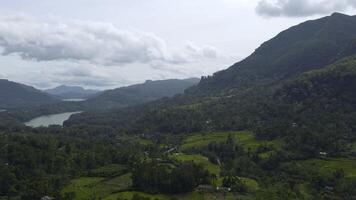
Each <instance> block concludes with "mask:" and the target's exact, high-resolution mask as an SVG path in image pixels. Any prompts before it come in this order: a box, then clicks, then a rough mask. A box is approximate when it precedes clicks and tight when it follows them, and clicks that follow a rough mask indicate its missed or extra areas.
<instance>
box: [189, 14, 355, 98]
mask: <svg viewBox="0 0 356 200" xmlns="http://www.w3.org/2000/svg"><path fill="white" fill-rule="evenodd" d="M355 52H356V16H348V15H344V14H340V13H334V14H333V15H331V16H328V17H324V18H321V19H317V20H312V21H307V22H304V23H302V24H299V25H297V26H294V27H291V28H289V29H287V30H285V31H283V32H281V33H280V34H278V35H277V36H276V37H274V38H273V39H271V40H269V41H267V42H265V43H263V44H262V45H261V46H260V47H259V48H257V49H256V51H255V52H254V53H253V54H252V55H250V56H249V57H247V58H246V59H244V60H243V61H241V62H238V63H236V64H234V65H233V66H231V67H230V68H228V69H226V70H223V71H220V72H217V73H215V74H214V75H213V76H210V77H205V78H203V79H202V81H201V82H200V83H199V84H198V85H197V86H196V87H194V88H192V89H190V94H202V95H207V94H208V95H209V94H214V95H216V94H223V93H234V92H236V91H238V92H240V91H245V90H246V89H249V88H253V87H256V86H261V85H269V84H276V83H277V84H280V83H282V81H284V80H287V79H290V78H293V77H296V76H298V75H299V74H301V73H303V72H306V71H309V70H313V69H319V68H322V67H324V66H326V65H328V64H331V63H333V62H335V61H336V60H338V59H340V58H342V57H345V56H349V55H352V54H353V53H355Z"/></svg>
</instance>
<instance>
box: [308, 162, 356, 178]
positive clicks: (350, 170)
mask: <svg viewBox="0 0 356 200" xmlns="http://www.w3.org/2000/svg"><path fill="white" fill-rule="evenodd" d="M301 164H303V166H305V167H311V168H316V169H318V171H319V172H320V173H321V174H323V175H329V174H331V173H333V172H334V171H335V170H343V171H344V173H345V176H346V177H349V178H356V159H345V158H334V159H325V160H322V159H312V160H306V161H302V162H301Z"/></svg>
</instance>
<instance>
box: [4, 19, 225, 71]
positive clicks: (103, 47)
mask: <svg viewBox="0 0 356 200" xmlns="http://www.w3.org/2000/svg"><path fill="white" fill-rule="evenodd" d="M0 46H1V47H2V49H3V52H2V55H5V56H6V55H12V54H17V55H19V56H20V57H21V58H22V59H25V60H34V61H58V60H71V61H88V62H90V63H93V64H98V65H110V66H115V65H123V64H128V63H150V62H156V61H161V62H167V63H184V62H193V61H196V60H200V59H212V58H217V57H218V55H219V54H218V51H217V50H216V49H215V48H214V47H210V46H202V47H199V46H197V45H193V44H189V45H187V46H185V47H184V48H183V49H179V50H177V52H175V51H172V50H170V49H169V48H168V47H167V44H166V42H165V41H164V40H163V39H162V38H160V37H158V36H156V35H154V34H152V33H146V32H141V31H127V30H121V29H119V28H118V27H116V26H115V25H114V24H111V23H102V22H90V21H74V20H72V21H67V22H58V21H56V20H55V19H52V20H47V21H43V20H42V21H41V20H38V19H36V18H33V17H30V16H24V15H14V16H2V17H0Z"/></svg>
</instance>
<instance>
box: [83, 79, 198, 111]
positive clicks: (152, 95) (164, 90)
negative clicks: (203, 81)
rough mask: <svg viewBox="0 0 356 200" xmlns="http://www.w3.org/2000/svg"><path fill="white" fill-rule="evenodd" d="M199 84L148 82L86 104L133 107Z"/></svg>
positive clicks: (172, 80)
mask: <svg viewBox="0 0 356 200" xmlns="http://www.w3.org/2000/svg"><path fill="white" fill-rule="evenodd" d="M198 82H199V79H197V78H191V79H184V80H178V79H170V80H159V81H146V82H145V83H142V84H137V85H132V86H128V87H122V88H117V89H114V90H108V91H104V92H103V93H102V94H100V95H98V96H96V97H93V98H91V99H88V100H87V101H86V102H85V104H86V105H90V106H91V105H97V106H100V107H101V108H103V109H105V108H106V109H108V108H121V107H126V106H132V105H137V104H141V103H145V102H148V101H153V100H157V99H160V98H163V97H172V96H174V95H176V94H181V93H183V92H184V90H185V89H187V88H189V87H191V86H193V85H195V84H197V83H198Z"/></svg>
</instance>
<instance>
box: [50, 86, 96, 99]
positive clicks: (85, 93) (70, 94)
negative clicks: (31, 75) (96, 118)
mask: <svg viewBox="0 0 356 200" xmlns="http://www.w3.org/2000/svg"><path fill="white" fill-rule="evenodd" d="M44 92H46V93H48V94H51V95H54V96H58V97H60V98H61V99H87V98H89V97H92V96H94V95H95V94H97V93H98V92H99V91H98V90H86V89H84V88H82V87H79V86H66V85H61V86H58V87H55V88H52V89H48V90H45V91H44Z"/></svg>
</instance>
